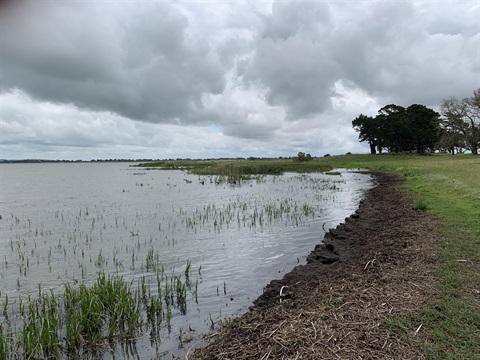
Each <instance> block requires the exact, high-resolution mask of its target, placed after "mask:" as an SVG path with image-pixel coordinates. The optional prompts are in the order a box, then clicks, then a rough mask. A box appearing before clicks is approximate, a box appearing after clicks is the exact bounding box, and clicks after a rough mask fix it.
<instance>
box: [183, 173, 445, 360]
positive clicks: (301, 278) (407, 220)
mask: <svg viewBox="0 0 480 360" xmlns="http://www.w3.org/2000/svg"><path fill="white" fill-rule="evenodd" d="M374 175H375V177H376V180H377V182H378V185H377V186H376V187H375V188H373V189H371V190H369V191H368V192H367V193H366V195H365V199H364V200H363V201H362V202H361V204H360V207H359V209H358V210H357V211H356V212H355V214H353V215H352V216H350V217H349V218H347V219H345V223H342V224H340V225H339V226H338V227H337V228H336V229H331V230H330V231H329V233H327V234H326V236H325V239H324V242H323V244H319V245H317V246H316V247H315V249H314V251H312V253H311V254H310V255H309V256H308V257H307V264H306V265H301V266H297V267H296V268H295V269H293V270H292V271H291V272H290V273H288V274H286V275H285V277H284V278H283V279H282V280H274V281H272V282H271V283H270V284H269V285H268V286H267V287H266V288H265V290H264V293H263V295H261V296H260V297H259V298H258V299H257V300H256V301H255V302H254V306H253V307H252V309H251V311H250V312H248V313H247V314H245V315H244V316H242V317H240V318H237V319H233V320H231V321H228V322H226V323H225V324H224V325H223V326H221V327H220V329H219V330H218V332H217V333H214V334H212V335H210V339H211V342H210V343H208V344H207V345H206V346H205V347H204V348H201V349H197V350H196V351H195V352H194V354H189V355H187V357H188V358H189V359H192V358H194V359H209V360H211V359H263V360H266V359H423V358H424V356H423V355H422V353H421V352H419V351H418V349H417V348H416V347H414V346H412V345H411V344H408V343H406V342H405V341H403V340H402V339H401V337H400V336H399V335H398V334H396V333H395V332H392V331H391V330H389V325H388V324H389V322H390V323H391V320H392V319H394V318H396V317H397V318H398V316H401V315H404V314H408V313H409V312H411V311H414V310H417V309H419V308H420V307H421V306H422V304H424V303H425V302H426V301H428V300H429V299H431V298H432V297H433V296H435V292H436V278H435V274H434V270H435V263H436V254H435V248H436V244H438V238H437V236H438V235H435V234H434V232H433V231H432V229H433V227H434V226H435V222H434V221H433V220H432V219H431V218H429V217H428V216H427V215H425V214H424V213H422V212H419V211H416V210H414V209H413V204H414V197H413V195H412V194H411V193H408V192H406V191H405V190H403V189H402V188H401V186H400V185H401V182H402V180H401V178H400V177H399V176H397V175H393V174H381V173H375V174H374ZM418 325H420V324H418ZM416 330H417V329H416V328H412V329H407V331H408V332H410V331H411V333H412V334H414V333H415V331H416Z"/></svg>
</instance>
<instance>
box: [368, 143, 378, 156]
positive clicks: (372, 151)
mask: <svg viewBox="0 0 480 360" xmlns="http://www.w3.org/2000/svg"><path fill="white" fill-rule="evenodd" d="M369 145H370V154H372V155H375V154H376V153H377V150H375V143H372V142H370V143H369Z"/></svg>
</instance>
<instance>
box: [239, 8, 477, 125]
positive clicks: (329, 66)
mask: <svg viewBox="0 0 480 360" xmlns="http://www.w3.org/2000/svg"><path fill="white" fill-rule="evenodd" d="M467 5H468V4H467ZM467 5H465V4H464V6H465V7H464V8H463V11H464V10H465V9H467V8H468V6H467ZM452 6H453V5H449V7H445V8H443V9H442V16H444V17H445V16H448V9H449V8H450V7H452ZM434 8H435V6H434V5H432V4H414V3H413V2H373V3H372V2H367V3H365V2H358V3H352V2H349V3H348V4H346V3H335V2H329V3H323V2H322V3H303V2H300V3H291V2H288V3H285V2H280V1H278V2H275V3H274V5H273V8H272V13H271V14H270V15H268V16H265V18H264V19H263V22H264V29H263V31H261V32H260V36H259V37H258V38H257V40H256V47H255V50H254V53H253V55H252V56H251V58H250V59H249V61H245V62H243V63H242V64H240V66H239V73H240V74H241V75H243V79H244V82H245V85H247V86H248V85H251V84H256V85H257V86H263V87H265V88H266V100H267V101H268V103H269V104H270V105H283V106H285V107H286V109H287V113H288V117H289V119H290V120H294V119H298V118H302V117H309V116H315V115H318V114H321V113H324V112H325V111H327V110H329V109H330V108H331V97H332V96H333V95H334V90H333V88H334V84H335V83H336V82H337V81H343V80H345V81H348V82H351V83H353V84H355V85H356V86H357V87H359V88H361V89H363V90H365V91H366V92H367V94H369V95H370V96H373V97H376V98H378V99H379V100H380V101H381V102H385V103H389V102H396V103H399V104H402V105H406V106H408V105H410V104H412V103H424V104H425V105H427V106H435V105H438V104H439V103H440V101H441V99H442V98H444V97H446V96H448V95H449V94H463V93H464V92H465V90H468V91H470V92H471V89H473V88H476V87H478V84H477V82H478V81H477V80H476V79H478V76H479V72H478V58H479V56H480V53H479V49H478V37H479V36H480V35H479V34H478V29H477V31H476V32H475V33H473V34H470V35H468V34H465V33H460V30H458V31H459V33H457V34H455V35H453V36H448V35H445V34H442V33H440V34H431V33H430V30H429V27H430V23H429V21H433V20H432V19H431V18H430V17H429V16H427V15H428V14H429V12H430V11H432V10H434ZM460 13H462V10H458V11H457V10H456V11H455V14H460ZM454 18H455V17H454ZM470 22H471V23H472V21H470ZM455 24H456V26H457V27H460V23H459V22H458V21H457V20H455ZM432 26H438V25H432ZM465 26H466V27H469V25H464V27H463V29H465ZM444 29H445V31H451V30H452V26H450V25H449V24H447V25H445V27H444ZM475 64H476V65H475ZM446 84H448V87H447V86H445V85H446ZM447 92H448V93H447Z"/></svg>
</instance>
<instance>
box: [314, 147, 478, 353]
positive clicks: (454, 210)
mask: <svg viewBox="0 0 480 360" xmlns="http://www.w3.org/2000/svg"><path fill="white" fill-rule="evenodd" d="M320 161H321V162H322V163H324V164H325V165H329V166H331V167H332V168H364V169H370V170H375V171H383V172H395V173H400V174H402V175H404V176H405V179H406V180H407V181H406V188H407V189H410V190H412V191H414V192H416V193H417V194H418V196H419V199H418V201H417V202H416V204H414V208H415V209H417V210H419V211H426V212H427V213H429V214H431V215H433V216H434V217H436V218H438V219H439V220H440V224H441V225H440V227H439V228H438V229H437V230H436V231H438V233H439V234H441V235H442V238H443V239H444V240H443V242H442V243H441V244H438V248H439V264H438V277H439V279H440V289H439V294H440V295H439V297H438V298H437V299H432V301H431V302H430V304H428V305H427V306H425V307H424V308H422V309H419V310H418V312H417V313H415V314H412V315H409V316H406V317H405V318H402V319H398V321H396V322H395V323H394V324H393V327H394V329H396V331H398V332H400V333H403V334H404V335H405V336H406V337H407V339H408V341H410V342H413V343H415V344H416V345H417V346H419V347H420V348H421V349H422V350H423V351H424V353H425V355H426V356H427V358H429V359H475V358H477V357H478V354H480V157H473V156H467V155H463V156H446V155H435V156H406V155H403V156H399V155H398V156H393V155H381V156H378V155H377V156H369V155H348V156H338V157H335V156H332V157H329V158H324V159H321V160H320ZM418 324H423V325H422V332H423V334H422V336H417V337H414V336H412V335H407V332H406V331H405V329H412V328H415V327H416V326H418ZM409 334H411V332H409Z"/></svg>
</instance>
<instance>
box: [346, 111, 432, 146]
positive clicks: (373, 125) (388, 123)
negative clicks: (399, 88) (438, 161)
mask: <svg viewBox="0 0 480 360" xmlns="http://www.w3.org/2000/svg"><path fill="white" fill-rule="evenodd" d="M439 118H440V115H439V114H438V113H436V112H435V111H433V110H432V109H429V108H427V107H426V106H424V105H419V104H413V105H410V106H409V107H408V108H404V107H402V106H399V105H395V104H390V105H386V106H384V107H382V108H381V109H380V110H378V115H377V116H375V117H371V116H366V115H363V114H360V115H359V116H358V117H357V118H355V119H354V120H353V121H352V125H353V128H354V129H355V130H356V131H358V132H359V135H358V137H359V139H360V141H367V142H368V144H369V146H370V153H371V154H375V153H376V151H378V152H379V153H382V149H383V148H386V149H388V151H390V152H397V153H398V152H401V151H408V152H412V151H413V150H416V151H417V153H419V154H423V153H425V152H426V151H427V149H433V148H434V146H435V144H436V142H437V140H438V136H439V121H440V120H439Z"/></svg>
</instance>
